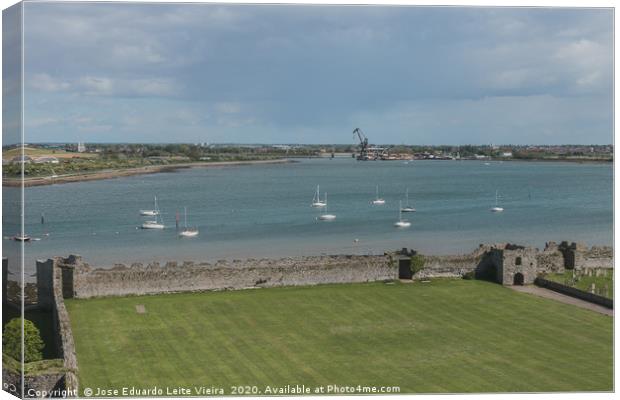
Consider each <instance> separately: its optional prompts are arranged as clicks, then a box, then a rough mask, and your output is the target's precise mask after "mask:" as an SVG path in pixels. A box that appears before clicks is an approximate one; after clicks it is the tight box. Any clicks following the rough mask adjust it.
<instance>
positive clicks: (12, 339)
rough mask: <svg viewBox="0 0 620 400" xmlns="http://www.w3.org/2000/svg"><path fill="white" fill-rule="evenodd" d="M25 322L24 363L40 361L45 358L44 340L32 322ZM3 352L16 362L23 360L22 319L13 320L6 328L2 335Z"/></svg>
mask: <svg viewBox="0 0 620 400" xmlns="http://www.w3.org/2000/svg"><path fill="white" fill-rule="evenodd" d="M23 321H24V342H23V343H24V362H27V363H28V362H31V361H39V360H40V359H42V358H43V354H42V353H41V350H43V346H44V344H43V340H42V339H41V334H40V333H39V329H37V327H36V326H35V325H34V323H33V322H32V321H29V320H27V319H26V320H23ZM2 345H3V351H4V353H6V354H7V355H9V356H11V357H13V358H14V359H16V360H21V358H22V354H21V351H22V350H21V349H22V319H21V318H13V319H12V320H10V321H9V322H8V323H7V324H6V325H5V327H4V333H3V335H2Z"/></svg>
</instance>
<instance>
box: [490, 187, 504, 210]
mask: <svg viewBox="0 0 620 400" xmlns="http://www.w3.org/2000/svg"><path fill="white" fill-rule="evenodd" d="M497 199H498V195H497V190H496V191H495V207H491V211H492V212H502V211H504V209H503V208H502V207H499V205H498V204H497Z"/></svg>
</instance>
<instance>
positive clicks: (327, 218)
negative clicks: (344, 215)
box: [319, 192, 336, 221]
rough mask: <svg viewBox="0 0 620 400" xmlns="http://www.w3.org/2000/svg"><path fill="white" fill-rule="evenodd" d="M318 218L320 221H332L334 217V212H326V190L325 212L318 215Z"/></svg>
mask: <svg viewBox="0 0 620 400" xmlns="http://www.w3.org/2000/svg"><path fill="white" fill-rule="evenodd" d="M319 219H320V220H321V221H333V220H335V219H336V216H335V215H334V214H330V213H329V212H327V192H325V214H321V215H319Z"/></svg>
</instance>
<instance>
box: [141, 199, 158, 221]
mask: <svg viewBox="0 0 620 400" xmlns="http://www.w3.org/2000/svg"><path fill="white" fill-rule="evenodd" d="M140 215H142V216H144V217H155V216H157V215H159V210H158V209H157V196H155V209H154V210H140Z"/></svg>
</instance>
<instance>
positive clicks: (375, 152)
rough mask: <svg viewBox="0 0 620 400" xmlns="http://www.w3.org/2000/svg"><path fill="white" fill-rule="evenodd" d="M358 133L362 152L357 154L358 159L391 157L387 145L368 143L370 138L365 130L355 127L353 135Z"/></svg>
mask: <svg viewBox="0 0 620 400" xmlns="http://www.w3.org/2000/svg"><path fill="white" fill-rule="evenodd" d="M356 135H357V138H358V139H359V141H360V152H359V154H358V155H357V159H358V160H361V161H367V160H387V159H389V156H390V154H389V149H387V148H385V147H378V146H373V147H370V146H369V145H368V138H367V137H366V135H364V132H362V130H361V129H360V128H355V129H353V137H355V136H356Z"/></svg>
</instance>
